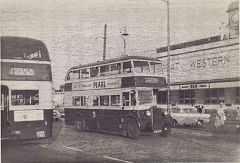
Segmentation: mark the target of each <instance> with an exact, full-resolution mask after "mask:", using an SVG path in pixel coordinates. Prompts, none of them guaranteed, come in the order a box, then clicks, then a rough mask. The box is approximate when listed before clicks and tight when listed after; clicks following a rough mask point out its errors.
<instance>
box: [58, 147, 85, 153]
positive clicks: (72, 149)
mask: <svg viewBox="0 0 240 163" xmlns="http://www.w3.org/2000/svg"><path fill="white" fill-rule="evenodd" d="M62 147H64V148H68V149H71V150H74V151H79V152H83V150H81V149H76V148H71V147H67V146H62Z"/></svg>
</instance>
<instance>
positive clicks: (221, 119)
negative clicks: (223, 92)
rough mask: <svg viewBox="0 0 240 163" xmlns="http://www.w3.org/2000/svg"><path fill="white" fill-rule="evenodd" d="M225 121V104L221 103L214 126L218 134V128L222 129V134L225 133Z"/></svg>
mask: <svg viewBox="0 0 240 163" xmlns="http://www.w3.org/2000/svg"><path fill="white" fill-rule="evenodd" d="M225 120H226V115H225V113H224V110H223V103H222V102H220V107H218V108H217V113H216V119H215V124H214V126H215V132H216V133H217V128H218V127H221V129H222V132H223V133H225V132H224V130H223V125H224V121H225Z"/></svg>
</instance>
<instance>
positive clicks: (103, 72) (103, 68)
mask: <svg viewBox="0 0 240 163" xmlns="http://www.w3.org/2000/svg"><path fill="white" fill-rule="evenodd" d="M109 70H110V69H109V65H105V66H101V67H100V73H101V76H106V75H109Z"/></svg>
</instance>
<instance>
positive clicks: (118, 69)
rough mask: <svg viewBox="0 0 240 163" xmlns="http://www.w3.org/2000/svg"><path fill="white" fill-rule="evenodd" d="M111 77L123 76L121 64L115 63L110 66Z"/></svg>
mask: <svg viewBox="0 0 240 163" xmlns="http://www.w3.org/2000/svg"><path fill="white" fill-rule="evenodd" d="M110 69H111V72H110V73H111V75H114V74H121V63H115V64H111V65H110Z"/></svg>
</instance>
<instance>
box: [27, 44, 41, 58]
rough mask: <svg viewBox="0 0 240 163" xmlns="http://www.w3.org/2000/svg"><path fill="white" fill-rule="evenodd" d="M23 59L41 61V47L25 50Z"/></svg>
mask: <svg viewBox="0 0 240 163" xmlns="http://www.w3.org/2000/svg"><path fill="white" fill-rule="evenodd" d="M23 58H24V59H33V60H34V59H37V60H38V59H40V58H42V54H41V50H40V48H39V47H37V46H34V47H30V48H28V49H23Z"/></svg>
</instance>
